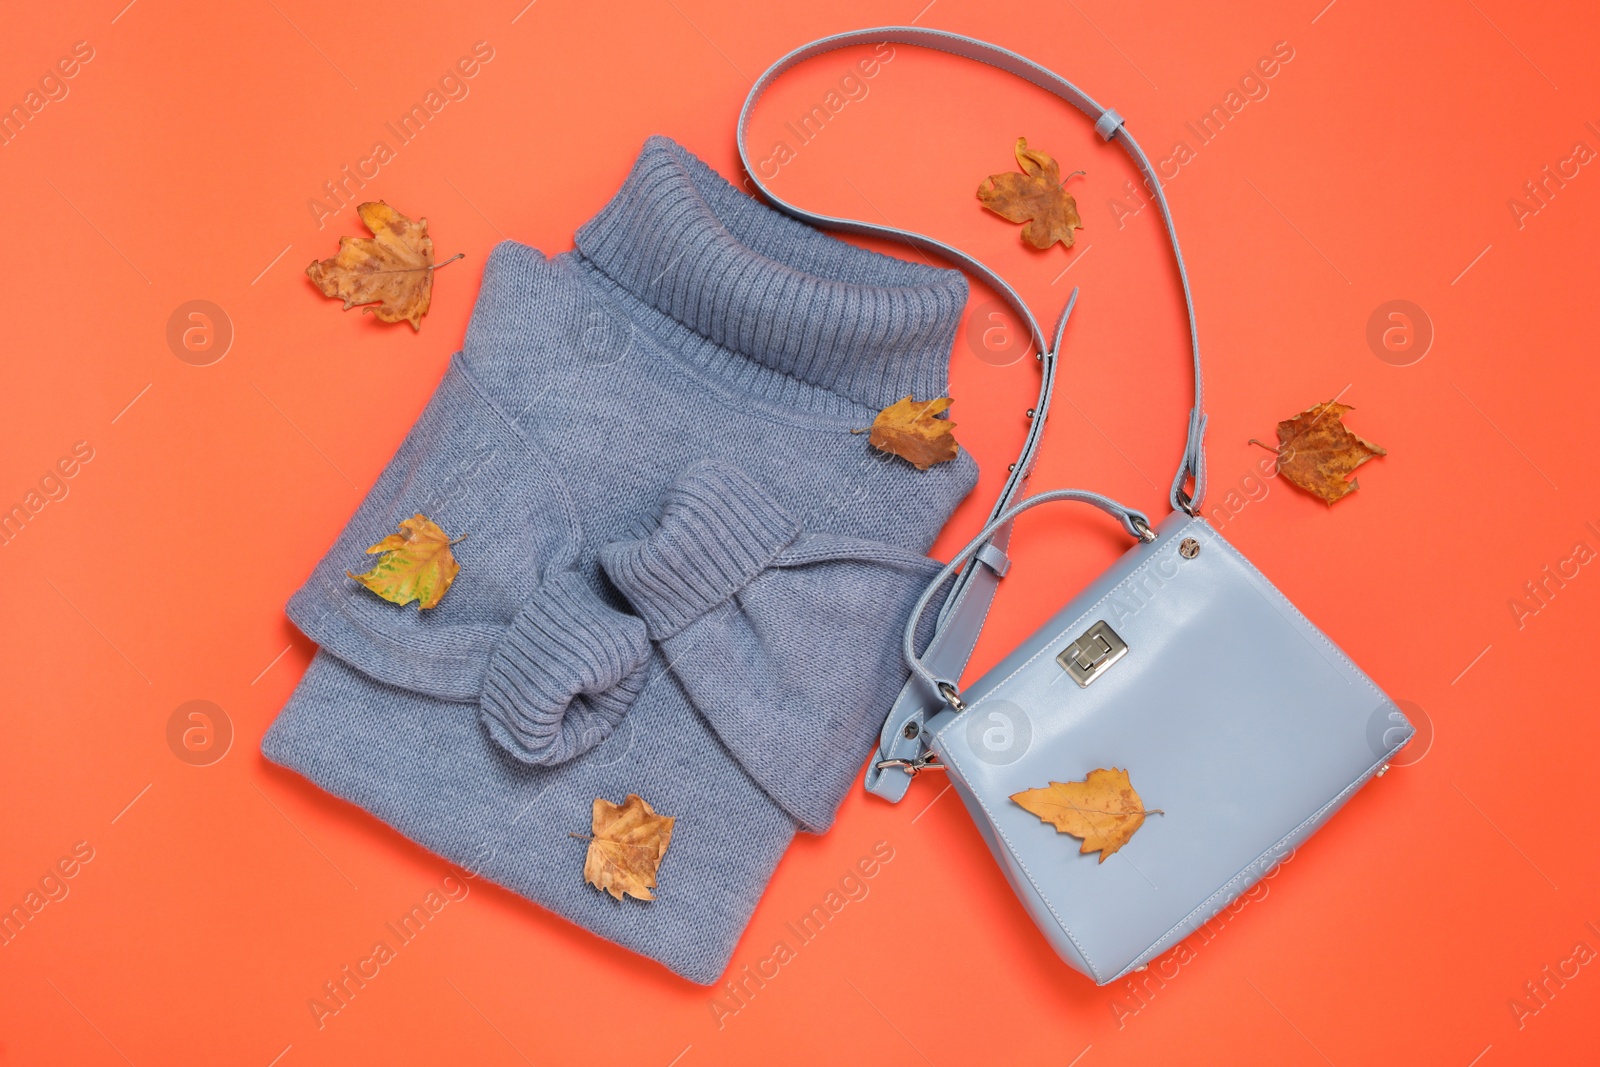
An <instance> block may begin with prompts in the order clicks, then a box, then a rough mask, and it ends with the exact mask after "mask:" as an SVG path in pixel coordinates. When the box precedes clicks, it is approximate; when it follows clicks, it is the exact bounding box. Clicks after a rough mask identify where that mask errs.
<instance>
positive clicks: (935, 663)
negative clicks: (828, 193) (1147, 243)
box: [737, 26, 1206, 800]
mask: <svg viewBox="0 0 1600 1067" xmlns="http://www.w3.org/2000/svg"><path fill="white" fill-rule="evenodd" d="M879 42H889V43H891V44H905V45H915V46H919V47H923V48H932V49H936V50H938V51H941V52H948V53H950V54H952V55H958V56H962V57H965V58H967V59H972V60H976V61H977V62H980V63H987V64H989V65H990V66H993V67H997V68H999V69H1000V70H1004V71H1006V72H1008V73H1011V74H1015V75H1016V76H1018V77H1020V78H1024V79H1026V80H1027V81H1029V82H1031V83H1033V84H1034V85H1037V86H1039V87H1040V88H1041V89H1044V90H1045V91H1047V92H1050V93H1053V94H1055V95H1056V96H1058V97H1060V98H1061V99H1063V100H1065V101H1066V102H1067V103H1069V104H1071V105H1072V106H1073V107H1076V108H1077V109H1078V110H1079V111H1081V112H1083V113H1084V114H1085V115H1086V116H1088V117H1089V118H1090V119H1092V120H1093V121H1094V126H1095V132H1096V133H1098V134H1099V135H1100V136H1101V138H1102V139H1104V140H1107V141H1112V140H1114V141H1117V142H1118V143H1120V144H1121V145H1122V147H1123V148H1124V149H1125V150H1126V151H1127V153H1128V155H1129V156H1130V157H1131V158H1132V159H1133V162H1134V164H1135V166H1137V167H1138V169H1139V172H1140V174H1141V175H1142V176H1143V177H1144V179H1145V185H1146V187H1147V188H1148V189H1149V191H1150V193H1151V196H1152V197H1153V198H1154V200H1155V202H1156V206H1157V207H1158V208H1159V210H1160V213H1161V219H1162V222H1163V224H1164V225H1165V226H1166V230H1167V236H1168V238H1169V239H1170V240H1171V243H1172V252H1173V256H1174V258H1175V259H1176V262H1177V266H1178V279H1179V281H1180V283H1181V284H1182V288H1183V300H1184V305H1185V308H1186V309H1187V312H1188V320H1189V338H1190V344H1191V348H1192V352H1193V361H1194V406H1193V408H1191V410H1190V412H1189V429H1188V438H1187V440H1186V443H1185V445H1184V452H1183V456H1182V458H1181V459H1180V461H1179V464H1178V470H1177V474H1176V475H1175V476H1174V478H1173V481H1172V488H1171V491H1170V494H1169V499H1170V501H1171V504H1172V506H1173V507H1174V508H1178V509H1182V510H1184V511H1187V512H1189V513H1191V514H1193V513H1195V512H1197V511H1198V510H1199V507H1200V503H1201V500H1202V499H1203V498H1204V494H1205V453H1204V448H1203V442H1204V436H1205V424H1206V419H1205V415H1204V412H1203V407H1202V403H1201V399H1202V386H1201V375H1200V341H1199V336H1198V333H1197V331H1196V328H1195V315H1194V301H1193V298H1192V296H1191V294H1190V290H1189V277H1188V274H1187V272H1186V271H1185V270H1184V265H1183V253H1182V252H1181V251H1180V250H1179V247H1178V235H1177V232H1176V230H1175V228H1174V226H1173V222H1172V213H1171V211H1170V210H1169V209H1168V207H1167V200H1166V196H1165V194H1164V193H1163V192H1162V187H1161V180H1160V178H1159V176H1158V175H1157V174H1156V172H1155V168H1154V167H1152V166H1151V165H1150V160H1149V159H1148V158H1147V157H1146V156H1145V154H1144V151H1143V149H1141V148H1140V147H1139V145H1138V143H1137V142H1136V141H1134V139H1133V137H1132V135H1131V134H1129V133H1128V130H1127V126H1126V124H1125V122H1124V120H1123V118H1122V116H1121V115H1119V114H1117V112H1115V111H1113V110H1111V109H1110V108H1106V107H1102V106H1100V104H1098V103H1096V102H1095V101H1094V99H1093V98H1091V97H1090V96H1089V95H1088V94H1087V93H1085V92H1084V91H1083V90H1081V89H1079V88H1078V87H1077V86H1075V85H1073V84H1072V83H1071V82H1069V81H1067V80H1066V79H1065V78H1062V77H1060V76H1059V75H1057V74H1055V73H1053V72H1051V71H1049V70H1047V69H1046V68H1044V67H1042V66H1040V65H1039V64H1037V63H1034V62H1033V61H1032V60H1030V59H1027V58H1025V57H1023V56H1020V55H1018V54H1017V53H1015V52H1012V51H1010V50H1008V49H1005V48H1001V47H1000V46H998V45H994V44H989V43H987V42H985V41H979V40H975V39H974V38H971V37H965V36H962V35H961V34H956V33H947V32H945V31H943V30H934V29H927V28H924V27H919V26H881V27H877V28H874V29H866V30H854V31H851V32H849V33H841V34H835V35H834V36H831V37H824V38H821V39H820V40H816V41H812V42H811V43H810V44H807V45H802V46H801V47H799V48H796V49H795V50H794V51H792V52H790V53H789V54H788V55H786V56H784V57H783V58H781V59H779V60H778V61H777V62H776V63H774V64H772V66H771V67H769V68H767V70H766V72H765V73H764V74H762V75H761V77H760V78H758V79H756V82H755V84H754V85H753V86H752V87H751V89H750V94H749V96H747V97H746V98H745V102H744V107H743V108H742V109H741V110H740V112H739V125H738V131H737V138H738V144H739V158H740V160H741V161H742V162H743V163H744V167H745V170H746V171H747V172H748V173H749V175H750V177H751V179H752V180H753V181H754V182H755V184H756V186H757V188H759V189H760V190H761V192H762V194H763V195H765V196H766V198H767V199H768V200H769V201H771V203H772V205H773V206H774V207H776V208H778V209H779V210H781V211H784V212H785V213H787V214H789V215H792V216H794V217H795V218H797V219H800V220H802V221H804V222H807V223H810V224H811V225H813V226H819V227H822V228H824V229H829V230H836V231H841V232H844V233H856V234H865V235H871V236H878V237H890V238H894V239H897V240H900V241H904V242H906V243H907V244H910V245H912V246H913V247H915V248H919V249H921V250H923V251H926V252H931V253H933V254H935V255H939V256H943V257H945V258H946V259H948V260H950V261H953V262H954V263H956V264H958V265H960V266H962V267H965V268H966V269H967V270H970V271H971V272H973V273H974V274H976V275H978V276H979V277H980V278H982V279H983V280H984V281H985V282H986V283H988V284H989V285H990V286H991V287H992V288H993V289H994V290H995V291H996V292H997V293H999V294H1000V296H1001V298H1003V299H1004V300H1005V301H1006V303H1007V304H1009V305H1010V306H1011V308H1012V310H1014V311H1015V312H1016V313H1017V317H1018V318H1019V319H1020V320H1021V321H1022V322H1024V323H1026V324H1027V326H1028V330H1029V333H1030V335H1031V337H1032V340H1033V343H1034V346H1035V349H1036V350H1037V352H1038V358H1039V360H1040V363H1041V366H1040V371H1041V374H1040V386H1039V400H1038V402H1037V403H1036V404H1035V406H1034V409H1033V412H1034V417H1033V419H1032V422H1031V424H1030V425H1029V427H1028V434H1027V438H1026V439H1025V440H1024V442H1023V446H1022V452H1021V454H1020V455H1019V456H1018V457H1017V462H1016V463H1014V464H1012V466H1011V469H1010V476H1009V477H1008V478H1007V479H1006V482H1005V485H1004V487H1003V488H1002V489H1001V491H1000V496H999V499H997V500H996V501H995V505H994V508H993V509H992V510H991V512H990V515H989V520H988V522H987V523H986V532H987V534H988V536H987V538H986V539H985V543H984V544H983V545H982V546H981V547H980V548H978V549H977V550H975V551H974V552H972V553H971V558H972V559H973V560H975V561H976V562H977V564H981V566H980V565H972V566H968V567H966V568H965V569H963V570H962V572H961V574H960V576H959V577H958V578H957V580H956V582H955V584H954V585H953V586H952V587H951V590H950V594H949V596H948V598H947V599H946V601H945V605H944V607H943V609H942V610H941V612H940V615H939V620H938V628H937V630H936V632H935V635H934V637H933V639H932V641H931V642H930V643H929V645H928V648H927V649H926V650H924V652H923V654H922V657H921V662H922V663H925V664H926V665H927V671H924V672H922V673H928V672H931V674H932V675H933V676H937V677H942V678H957V677H959V676H960V674H961V672H962V670H963V669H964V668H965V666H966V663H967V660H968V659H969V658H970V657H971V655H972V649H973V647H974V646H975V645H976V643H977V639H978V634H979V632H980V631H981V629H982V627H983V622H984V619H985V618H987V616H988V612H989V606H990V603H991V602H992V600H993V598H994V594H995V590H996V588H997V586H998V583H999V580H1000V577H1001V576H1002V575H1003V574H1004V573H1005V571H1006V568H1007V567H1008V566H1009V562H1008V560H1007V557H1006V555H1005V549H1006V547H1007V545H1008V544H1009V543H1010V536H1011V522H1010V519H1009V517H1005V516H1006V512H1007V510H1008V509H1009V508H1010V507H1011V506H1012V505H1013V504H1014V503H1016V501H1017V500H1018V498H1019V497H1020V496H1021V495H1022V494H1023V493H1024V491H1025V487H1026V484H1027V480H1028V476H1029V475H1030V474H1031V473H1032V470H1033V465H1034V461H1035V459H1036V458H1037V454H1038V448H1039V442H1040V440H1041V438H1042V437H1043V434H1044V425H1045V420H1046V417H1047V415H1048V413H1049V409H1050V400H1051V393H1052V391H1053V388H1054V385H1055V372H1056V365H1057V361H1058V357H1059V354H1060V352H1059V349H1060V344H1061V337H1062V334H1063V331H1064V330H1065V328H1066V323H1067V318H1068V316H1070V315H1071V313H1072V308H1073V306H1074V304H1075V302H1076V299H1077V290H1076V289H1074V290H1073V292H1072V296H1071V298H1070V299H1069V301H1068V303H1067V307H1066V309H1065V310H1064V311H1063V312H1062V314H1061V318H1060V320H1059V322H1058V323H1057V326H1056V330H1055V334H1054V337H1053V339H1052V340H1053V343H1049V344H1047V343H1046V339H1045V336H1044V333H1043V331H1042V330H1041V329H1040V326H1039V322H1038V320H1037V319H1036V318H1035V317H1034V315H1033V313H1032V311H1030V310H1029V308H1028V306H1027V304H1026V302H1024V301H1023V299H1022V297H1021V296H1019V295H1018V294H1017V292H1016V290H1015V289H1013V288H1012V287H1011V286H1010V285H1008V284H1007V283H1006V281H1005V279H1003V278H1001V277H1000V276H999V275H998V274H997V273H995V272H994V271H992V270H990V269H989V268H988V267H987V266H985V265H984V264H983V263H981V262H979V261H978V260H977V259H975V258H973V257H972V256H969V255H967V254H966V253H965V252H962V251H961V250H960V249H958V248H954V247H952V246H950V245H948V244H945V243H944V242H942V241H938V240H935V239H934V238H932V237H928V236H926V235H924V234H919V233H915V232H913V231H910V230H902V229H898V228H896V227H893V226H888V225H877V224H874V223H870V222H862V221H860V220H858V219H846V218H838V217H835V216H832V215H823V214H819V213H816V212H812V211H807V210H806V209H804V208H802V207H799V206H798V205H796V204H792V203H790V202H789V201H787V200H785V199H783V198H782V197H780V196H778V195H777V194H776V193H774V192H773V191H772V190H771V189H769V188H768V187H767V185H766V183H765V181H763V178H764V177H770V175H763V174H762V172H761V170H760V168H759V167H758V166H756V165H755V163H754V162H753V161H752V159H751V157H750V151H749V148H748V147H747V144H746V140H747V133H748V129H749V125H750V116H751V114H752V113H753V112H754V110H755V107H756V104H757V102H758V101H759V100H760V99H761V96H762V94H763V93H765V92H766V90H767V88H768V87H769V86H770V85H771V84H772V83H773V82H774V81H775V80H776V79H777V78H778V77H779V76H780V75H782V74H783V73H784V72H785V71H787V70H788V69H789V68H791V67H793V66H795V65H796V64H799V63H803V62H805V61H806V60H808V59H812V58H815V57H816V56H820V55H823V54H825V53H828V52H832V51H835V50H837V49H840V48H848V47H850V46H852V45H859V44H876V43H879ZM942 703H943V699H942V697H941V695H940V693H939V692H938V691H937V690H935V689H934V688H932V687H931V686H930V685H929V684H928V683H927V682H926V681H924V679H923V677H922V676H921V674H914V675H913V676H912V678H911V680H910V681H909V682H907V684H906V687H905V689H904V690H903V691H902V692H901V694H900V697H899V699H898V700H896V702H895V705H894V708H893V710H892V711H891V712H890V714H889V717H888V720H887V721H886V722H885V723H884V728H883V732H882V736H881V739H880V745H879V747H880V760H879V761H875V763H874V766H872V767H871V768H869V769H868V772H867V788H868V789H870V790H872V791H873V792H875V793H878V794H879V795H881V796H884V797H886V798H887V799H890V800H899V799H900V798H901V797H902V796H903V795H904V794H905V790H906V786H907V785H908V784H909V782H910V775H909V774H903V773H893V774H885V773H883V772H884V768H882V767H880V766H878V765H877V763H878V762H882V761H888V762H890V763H891V764H913V763H915V761H916V760H917V759H920V758H922V757H923V756H925V754H926V749H925V747H924V746H923V745H922V742H921V726H922V725H923V724H924V723H925V720H926V718H927V717H928V716H929V715H930V714H931V713H932V712H933V711H935V710H937V709H938V708H939V707H940V706H941V705H942Z"/></svg>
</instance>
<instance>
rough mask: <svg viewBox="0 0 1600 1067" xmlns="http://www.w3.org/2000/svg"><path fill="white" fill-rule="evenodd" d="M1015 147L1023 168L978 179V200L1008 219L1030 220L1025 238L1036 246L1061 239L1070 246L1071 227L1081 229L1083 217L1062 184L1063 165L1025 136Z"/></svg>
mask: <svg viewBox="0 0 1600 1067" xmlns="http://www.w3.org/2000/svg"><path fill="white" fill-rule="evenodd" d="M1016 151H1017V164H1018V165H1019V166H1021V167H1022V171H1023V172H1022V173H1021V174H1017V173H1014V172H1013V173H1006V174H991V175H989V176H988V177H987V178H985V179H983V181H981V182H979V183H978V200H979V202H980V203H982V204H983V206H984V207H986V208H988V209H989V210H990V211H993V212H994V213H995V214H996V215H999V216H1000V217H1001V218H1003V219H1006V220H1007V221H1010V222H1025V223H1027V225H1026V226H1024V227H1023V228H1022V239H1023V240H1024V241H1026V242H1027V243H1028V244H1030V245H1032V246H1033V247H1035V248H1049V247H1050V246H1051V245H1053V244H1055V243H1056V242H1057V241H1060V242H1061V244H1062V245H1063V246H1064V247H1066V248H1071V247H1072V239H1073V238H1072V231H1073V230H1074V229H1082V228H1083V220H1082V219H1081V218H1079V217H1078V202H1077V201H1076V200H1074V199H1073V198H1072V194H1071V193H1068V192H1067V191H1066V190H1065V189H1063V188H1062V186H1063V185H1064V184H1065V182H1064V181H1063V179H1062V177H1061V167H1060V165H1059V164H1058V163H1056V161H1055V160H1054V159H1052V158H1050V157H1049V156H1048V155H1046V154H1045V153H1043V152H1040V151H1039V150H1037V149H1034V148H1029V147H1028V139H1027V138H1026V137H1018V138H1017V149H1016ZM1077 173H1080V174H1081V173H1082V171H1079V172H1077ZM1067 177H1069V178H1070V177H1072V175H1070V174H1069V175H1068V176H1067Z"/></svg>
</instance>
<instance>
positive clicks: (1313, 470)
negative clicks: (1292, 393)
mask: <svg viewBox="0 0 1600 1067" xmlns="http://www.w3.org/2000/svg"><path fill="white" fill-rule="evenodd" d="M1350 410H1353V409H1352V408H1351V407H1350V405H1348V404H1340V403H1338V402H1337V401H1333V400H1330V401H1328V402H1327V403H1326V404H1313V405H1312V406H1311V407H1308V408H1306V409H1305V410H1304V411H1302V412H1301V413H1300V414H1298V415H1296V416H1295V417H1294V418H1292V419H1285V420H1283V421H1282V422H1280V423H1278V447H1277V448H1275V449H1272V451H1274V452H1276V453H1277V454H1278V473H1279V474H1282V475H1283V476H1284V477H1285V478H1288V479H1289V481H1290V482H1292V483H1294V484H1295V485H1297V486H1299V487H1300V488H1301V489H1304V490H1305V491H1306V492H1308V493H1314V494H1315V495H1317V496H1319V497H1321V498H1322V499H1323V501H1324V502H1326V503H1327V505H1328V506H1329V507H1332V506H1333V504H1334V501H1336V500H1342V499H1344V497H1346V496H1348V495H1349V494H1350V493H1353V492H1355V491H1356V489H1358V488H1359V485H1358V484H1357V482H1356V480H1355V478H1353V477H1352V476H1351V475H1352V474H1353V472H1354V471H1355V469H1356V468H1357V467H1359V466H1361V465H1362V464H1363V463H1365V462H1366V461H1367V460H1369V459H1372V458H1374V457H1376V456H1386V455H1388V453H1387V452H1385V451H1384V450H1383V449H1381V448H1379V447H1378V446H1377V445H1375V444H1373V443H1372V442H1370V441H1364V440H1362V439H1361V438H1360V437H1357V436H1356V435H1355V434H1353V433H1351V432H1350V431H1349V430H1348V429H1346V428H1345V425H1344V413H1345V412H1347V411H1350ZM1252 440H1254V438H1252ZM1255 443H1256V444H1261V442H1260V441H1256V442H1255ZM1263 447H1265V446H1263Z"/></svg>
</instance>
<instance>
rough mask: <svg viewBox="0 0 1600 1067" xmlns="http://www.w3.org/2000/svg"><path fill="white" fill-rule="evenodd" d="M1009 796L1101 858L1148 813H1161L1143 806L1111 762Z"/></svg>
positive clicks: (1118, 845) (1125, 775) (1082, 850)
mask: <svg viewBox="0 0 1600 1067" xmlns="http://www.w3.org/2000/svg"><path fill="white" fill-rule="evenodd" d="M1011 799H1012V800H1014V801H1016V802H1017V803H1018V804H1019V805H1021V806H1022V807H1023V808H1024V809H1026V810H1027V811H1030V812H1032V813H1033V814H1035V815H1037V816H1039V818H1040V820H1041V821H1043V822H1047V823H1050V824H1052V825H1054V826H1055V828H1056V830H1057V831H1059V832H1060V833H1064V834H1071V835H1072V836H1073V837H1077V838H1082V840H1083V847H1082V848H1080V849H1078V852H1079V854H1080V855H1081V854H1082V853H1085V852H1099V853H1100V862H1101V863H1104V862H1105V861H1106V857H1107V856H1109V855H1111V854H1112V853H1114V852H1116V851H1117V850H1118V849H1120V848H1121V847H1122V846H1123V845H1126V844H1127V843H1128V839H1129V838H1131V837H1133V835H1134V834H1135V833H1137V832H1138V830H1139V827H1141V826H1143V825H1144V817H1145V816H1146V815H1161V814H1164V812H1162V811H1161V809H1160V808H1151V809H1148V810H1147V809H1146V808H1145V806H1144V801H1143V800H1140V799H1139V794H1138V793H1136V792H1134V789H1133V784H1132V783H1131V782H1130V781H1128V772H1127V771H1124V770H1118V769H1117V768H1115V767H1113V768H1111V769H1110V770H1107V769H1106V768H1104V767H1097V768H1096V769H1094V770H1092V771H1090V772H1089V774H1088V776H1087V777H1086V778H1084V780H1083V781H1081V782H1051V783H1050V784H1049V785H1048V786H1045V787H1044V788H1042V789H1024V790H1023V791H1022V792H1020V793H1013V794H1011Z"/></svg>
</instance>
